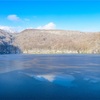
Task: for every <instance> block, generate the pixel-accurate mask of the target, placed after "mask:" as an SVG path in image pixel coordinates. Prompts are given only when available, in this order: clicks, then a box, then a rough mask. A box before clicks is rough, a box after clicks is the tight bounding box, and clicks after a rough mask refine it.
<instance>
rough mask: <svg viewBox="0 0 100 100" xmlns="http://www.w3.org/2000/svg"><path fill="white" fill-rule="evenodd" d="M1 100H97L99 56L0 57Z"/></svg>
mask: <svg viewBox="0 0 100 100" xmlns="http://www.w3.org/2000/svg"><path fill="white" fill-rule="evenodd" d="M0 100H100V55H77V54H68V55H0Z"/></svg>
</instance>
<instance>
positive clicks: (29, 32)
mask: <svg viewBox="0 0 100 100" xmlns="http://www.w3.org/2000/svg"><path fill="white" fill-rule="evenodd" d="M14 45H16V46H18V47H19V48H20V49H21V50H22V52H24V53H100V33H99V32H94V33H86V32H80V31H65V30H37V29H26V30H24V31H22V32H21V33H19V34H17V35H16V37H15V41H14Z"/></svg>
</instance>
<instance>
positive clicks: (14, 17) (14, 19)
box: [7, 15, 20, 21]
mask: <svg viewBox="0 0 100 100" xmlns="http://www.w3.org/2000/svg"><path fill="white" fill-rule="evenodd" d="M7 19H8V20H11V21H19V20H20V18H19V17H18V16H17V15H8V16H7Z"/></svg>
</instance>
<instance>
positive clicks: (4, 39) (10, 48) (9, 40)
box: [0, 30, 21, 54]
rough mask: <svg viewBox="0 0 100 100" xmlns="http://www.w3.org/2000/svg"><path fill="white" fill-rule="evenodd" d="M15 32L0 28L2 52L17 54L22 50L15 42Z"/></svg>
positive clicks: (0, 51)
mask: <svg viewBox="0 0 100 100" xmlns="http://www.w3.org/2000/svg"><path fill="white" fill-rule="evenodd" d="M13 41H14V34H11V33H8V32H6V31H4V30H0V54H12V53H13V54H15V53H20V52H21V50H20V49H19V48H18V47H17V46H15V45H14V44H13Z"/></svg>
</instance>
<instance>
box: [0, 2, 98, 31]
mask: <svg viewBox="0 0 100 100" xmlns="http://www.w3.org/2000/svg"><path fill="white" fill-rule="evenodd" d="M0 28H2V29H9V28H10V29H16V30H23V29H25V28H38V29H64V30H80V31H100V1H99V0H0Z"/></svg>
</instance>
